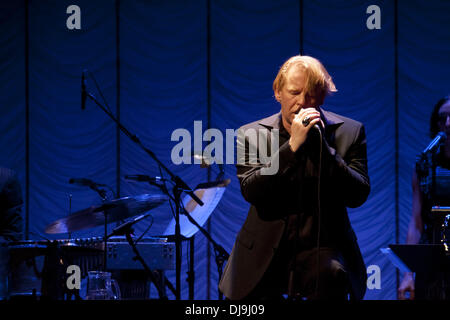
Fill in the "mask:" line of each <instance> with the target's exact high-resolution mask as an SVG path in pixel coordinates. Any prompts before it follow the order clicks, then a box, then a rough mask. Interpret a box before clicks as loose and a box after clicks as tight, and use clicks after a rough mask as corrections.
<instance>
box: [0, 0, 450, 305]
mask: <svg viewBox="0 0 450 320" xmlns="http://www.w3.org/2000/svg"><path fill="white" fill-rule="evenodd" d="M374 4H375V5H377V6H379V8H380V14H381V29H374V30H370V29H368V28H367V26H366V21H367V19H368V18H369V16H370V13H369V14H368V13H366V9H367V7H369V6H370V5H374ZM70 5H77V6H78V7H79V8H80V10H81V11H80V12H81V15H80V17H81V20H80V21H81V25H80V26H81V29H73V30H70V29H68V28H67V26H66V21H67V19H68V18H69V17H70V16H71V13H66V9H67V8H68V7H69V6H70ZM448 12H450V3H449V2H448V1H438V0H433V1H424V0H422V1H420V0H414V1H406V0H398V1H387V0H386V1H362V0H350V1H349V0H341V1H326V0H316V1H313V0H282V1H270V0H258V1H256V0H255V1H254V0H251V1H238V0H198V1H189V2H186V1H181V0H180V1H176V0H171V1H162V0H160V1H137V0H128V1H120V0H97V1H87V0H71V1H65V0H63V1H56V0H53V1H50V0H41V1H37V0H28V1H26V0H24V1H12V0H11V1H6V0H2V1H0V58H1V59H0V83H2V85H1V86H0V108H1V109H0V110H1V111H0V114H1V117H0V128H1V135H0V148H1V150H3V151H2V152H1V153H0V165H2V166H6V167H11V168H13V169H15V170H16V171H17V172H18V175H19V177H20V180H21V183H22V187H23V196H24V199H25V207H24V215H25V217H26V222H27V223H26V230H25V231H26V234H27V237H28V238H29V239H38V238H40V237H41V236H45V237H49V238H53V239H54V238H65V237H67V235H65V234H62V235H55V236H51V235H47V234H45V232H44V229H45V227H46V226H47V225H48V224H49V223H51V222H53V221H54V220H56V219H59V218H62V217H64V216H66V215H68V214H69V213H70V212H75V211H76V210H80V209H84V208H86V207H88V206H90V205H92V204H98V203H100V199H99V197H98V195H97V194H96V193H94V192H92V191H91V190H86V189H84V188H81V187H77V186H74V185H71V184H69V183H68V180H69V179H70V178H72V177H87V178H90V179H92V180H94V181H96V182H100V183H105V184H107V185H109V186H111V187H112V189H113V190H114V193H115V195H114V196H115V197H122V196H128V195H137V194H142V193H151V192H155V189H154V188H152V187H150V186H146V185H142V184H140V183H136V182H134V183H133V182H130V181H128V180H125V179H124V175H126V174H138V173H140V174H148V175H159V170H158V167H157V165H156V164H155V162H154V161H153V160H152V159H151V158H150V157H149V156H148V155H147V154H145V153H144V152H143V151H142V150H140V149H139V148H138V147H137V146H136V145H135V144H134V143H132V142H131V141H130V139H128V138H127V137H126V136H125V135H123V134H122V133H120V131H119V129H118V127H117V126H116V125H115V123H114V122H113V121H111V120H110V119H109V118H108V117H107V116H106V114H105V113H104V112H102V111H101V110H100V109H99V108H98V107H96V106H95V105H94V104H93V103H92V102H88V103H87V107H86V110H84V111H82V110H81V108H80V103H81V101H80V78H81V72H82V70H84V69H88V70H89V71H90V72H91V73H92V74H93V75H94V76H95V79H96V81H97V83H98V86H99V87H100V89H101V93H102V94H103V96H104V100H103V99H102V96H101V93H100V92H98V90H97V88H96V83H95V81H93V80H92V79H89V80H88V89H89V91H91V92H92V93H93V94H94V95H95V96H96V97H97V98H98V99H99V100H100V101H102V102H104V101H106V104H107V105H108V107H109V109H110V110H111V112H112V113H113V114H114V115H116V116H117V117H118V118H119V119H120V121H121V122H122V123H123V124H124V126H125V127H126V128H128V130H130V131H131V132H132V133H135V134H137V135H138V136H139V138H140V139H141V141H142V142H143V144H144V145H145V146H147V147H148V148H150V149H151V150H152V151H153V152H154V153H155V154H156V155H157V156H158V158H159V159H160V160H161V161H162V162H163V163H165V164H166V165H167V166H168V167H169V168H170V169H171V170H172V171H173V172H174V173H176V174H177V175H180V176H181V177H182V178H183V179H184V180H185V181H187V182H188V183H189V185H190V186H192V187H194V186H196V185H197V184H198V183H200V182H205V181H207V179H208V178H211V179H213V178H214V177H215V175H216V173H217V170H216V169H215V168H213V169H209V172H208V169H203V168H200V167H199V166H198V165H174V164H173V163H172V162H171V158H170V155H171V150H172V148H173V147H174V145H175V144H176V142H173V141H171V134H172V132H173V131H174V130H175V129H177V128H185V129H187V130H189V131H190V132H193V128H194V121H202V128H203V130H206V129H207V128H218V129H220V130H222V132H223V133H224V135H225V130H226V129H237V128H238V127H240V126H241V125H243V124H245V123H248V122H251V121H254V120H257V119H260V118H262V117H265V116H268V115H271V114H273V113H275V112H277V111H278V110H279V105H278V104H277V103H276V101H275V99H274V97H273V92H272V81H273V79H274V77H275V76H276V73H277V71H278V68H279V67H280V65H281V64H282V63H283V62H284V61H285V60H286V59H287V58H289V57H290V56H292V55H295V54H299V53H303V54H307V55H311V56H314V57H317V58H318V59H320V60H321V61H322V62H323V63H324V65H325V67H326V68H327V69H328V71H329V72H330V74H331V75H332V76H333V79H334V81H335V83H336V86H337V88H338V92H337V93H336V94H334V95H333V96H332V97H330V98H329V99H328V100H327V101H326V104H325V108H326V109H328V110H331V111H334V112H337V113H339V114H342V115H345V116H348V117H351V118H354V119H356V120H359V121H362V122H363V123H364V124H365V126H366V132H367V140H368V157H369V174H370V178H371V182H372V191H371V194H370V196H369V199H368V200H367V202H366V203H365V204H364V205H363V206H362V207H360V208H357V209H353V210H351V211H350V219H351V221H352V224H353V226H354V229H355V231H356V233H357V236H358V242H359V245H360V247H361V250H362V252H363V255H364V259H365V262H366V265H367V266H368V267H369V266H378V267H379V268H380V274H381V279H380V280H381V281H380V283H379V284H380V286H379V287H374V288H371V289H369V290H367V294H366V297H365V298H366V299H395V298H396V287H397V283H398V279H397V272H396V269H395V267H393V266H392V265H391V263H390V262H389V261H388V260H387V259H386V258H385V257H384V256H383V255H382V254H381V252H380V248H383V247H387V246H388V244H391V243H396V242H398V243H403V242H404V241H405V237H406V230H407V226H408V222H409V218H410V215H411V175H412V171H413V167H414V160H415V155H416V154H417V153H418V152H419V151H420V150H422V149H423V148H424V147H425V146H426V145H427V143H428V142H429V137H428V119H429V115H430V112H431V109H432V106H433V105H434V103H435V102H436V101H437V100H438V99H439V98H441V97H442V96H444V95H447V94H448V93H449V92H450V90H449V80H448V79H449V78H448V74H449V73H450V65H449V64H448V61H447V60H448V56H450V41H449V40H450V28H449V24H448V15H447V13H448ZM225 172H226V177H227V178H230V179H231V183H230V185H229V186H228V187H227V189H226V191H225V194H224V197H223V198H222V200H221V202H220V203H219V205H218V207H217V209H216V210H215V211H214V213H213V214H212V216H211V218H210V220H209V221H208V223H207V225H206V227H207V229H208V231H209V232H210V234H211V235H212V237H213V238H214V239H215V240H216V241H217V242H218V243H219V244H221V245H222V246H223V247H224V248H225V249H226V250H227V251H229V252H230V251H231V248H232V245H233V243H234V240H235V236H236V233H237V231H238V230H239V229H240V227H241V225H242V223H243V221H244V219H245V217H246V214H247V210H248V207H249V205H248V204H247V203H246V202H245V201H244V200H243V198H242V196H241V194H240V190H239V184H238V181H237V179H236V177H235V168H234V166H233V165H226V166H225ZM111 196H112V195H111ZM152 213H153V217H154V223H153V226H152V228H151V229H150V232H149V234H150V235H152V234H153V235H157V234H160V233H161V232H163V231H164V229H165V227H166V226H167V224H168V223H169V221H170V220H171V219H172V213H171V209H170V206H169V204H166V205H163V206H161V207H159V208H158V209H155V210H154V211H152ZM110 227H114V225H112V226H110ZM146 227H147V225H146V224H145V223H142V224H141V225H140V226H139V228H138V231H142V230H143V229H145V228H146ZM101 234H102V228H101V227H99V228H94V229H89V230H84V231H80V232H76V233H74V234H72V236H76V237H89V236H97V235H101ZM182 267H183V272H182V297H183V298H187V297H188V286H187V283H186V282H185V281H184V280H185V279H186V276H185V275H186V273H185V272H186V271H187V269H186V268H187V251H186V246H185V245H184V246H183V266H182ZM168 277H169V279H170V280H171V281H172V282H173V283H175V280H174V279H175V273H174V272H173V271H170V272H168ZM217 282H218V273H217V269H216V264H215V259H214V252H213V250H212V248H211V246H210V245H209V244H208V241H207V240H206V238H205V237H204V236H203V235H201V234H198V235H196V236H195V299H217V297H218V296H217ZM169 296H170V297H171V298H172V297H173V296H172V295H171V294H170V293H169Z"/></svg>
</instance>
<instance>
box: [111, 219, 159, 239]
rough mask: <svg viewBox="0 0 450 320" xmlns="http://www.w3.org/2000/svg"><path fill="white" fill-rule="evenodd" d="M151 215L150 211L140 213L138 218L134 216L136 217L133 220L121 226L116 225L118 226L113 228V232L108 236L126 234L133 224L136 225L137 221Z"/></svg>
mask: <svg viewBox="0 0 450 320" xmlns="http://www.w3.org/2000/svg"><path fill="white" fill-rule="evenodd" d="M149 215H150V213H147V214H143V215H140V216H139V217H137V218H134V219H133V220H131V221H128V222H125V223H122V224H121V225H120V226H118V227H116V228H114V229H113V231H112V232H111V234H110V235H109V236H108V238H109V237H111V236H115V235H117V236H120V235H123V234H126V233H127V231H128V230H129V228H131V226H132V225H134V224H135V223H138V222H139V221H141V220H142V219H145V218H147V217H148V216H149Z"/></svg>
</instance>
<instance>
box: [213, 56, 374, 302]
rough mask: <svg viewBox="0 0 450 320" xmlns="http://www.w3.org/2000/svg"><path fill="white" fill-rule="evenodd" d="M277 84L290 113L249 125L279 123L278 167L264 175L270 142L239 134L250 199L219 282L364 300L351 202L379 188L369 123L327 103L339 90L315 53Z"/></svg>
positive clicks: (237, 291) (237, 289)
mask: <svg viewBox="0 0 450 320" xmlns="http://www.w3.org/2000/svg"><path fill="white" fill-rule="evenodd" d="M273 90H274V94H275V98H276V100H277V101H278V102H279V103H280V105H281V112H280V113H277V114H275V115H273V116H270V117H268V118H265V119H262V120H259V121H256V122H253V123H250V124H247V125H245V126H243V127H242V128H241V129H240V130H243V132H245V131H246V130H249V129H252V130H256V131H258V132H259V131H262V130H265V131H269V132H273V131H275V130H279V131H278V133H279V141H278V145H279V148H278V150H276V152H275V154H272V155H271V159H272V161H278V163H277V166H275V167H278V170H277V172H276V173H274V174H267V173H264V170H263V169H264V168H267V167H270V166H271V165H272V164H271V163H267V161H266V162H265V163H264V161H262V160H263V159H260V158H259V157H260V154H262V153H263V152H262V150H260V149H261V148H260V146H261V145H264V143H262V144H261V141H257V142H256V143H255V141H251V140H252V139H249V137H248V136H244V138H243V139H239V137H238V139H237V149H238V161H237V165H236V167H237V175H238V178H239V181H240V186H241V192H242V195H243V196H244V198H245V200H246V201H248V202H249V203H250V204H251V207H250V211H249V213H248V216H247V219H246V221H245V223H244V225H243V227H242V228H241V230H240V232H239V233H238V235H237V238H236V242H235V244H234V247H233V250H232V253H231V255H230V258H229V260H228V263H227V265H226V267H225V269H224V274H223V276H222V279H221V281H220V284H219V288H220V290H221V292H223V293H224V295H225V296H226V297H227V298H228V299H258V300H269V299H281V298H282V297H283V295H284V294H287V295H288V296H289V297H290V298H291V299H348V298H349V297H350V298H352V299H362V298H363V296H364V293H365V289H366V278H367V274H366V268H365V265H364V261H363V259H362V256H361V252H360V249H359V246H358V243H357V240H356V236H355V233H354V231H353V229H352V227H351V224H350V221H349V218H348V214H347V209H346V207H351V208H355V207H358V206H361V205H362V204H363V203H364V202H365V201H366V199H367V197H368V195H369V192H370V182H369V176H368V170H367V147H366V136H365V131H364V126H363V125H362V124H361V123H359V122H357V121H355V120H352V119H349V118H346V117H343V116H340V115H337V114H335V113H332V112H328V111H325V110H324V109H323V108H321V105H322V104H323V102H324V100H325V97H326V96H327V95H329V94H330V93H331V92H335V91H337V90H336V87H335V85H334V83H333V81H332V79H331V77H330V75H329V74H328V72H327V71H326V69H325V67H324V66H323V65H322V64H321V63H320V61H318V60H317V59H315V58H312V57H308V56H294V57H292V58H290V59H288V60H287V61H286V62H285V63H284V64H283V65H282V66H281V68H280V70H279V72H278V75H277V77H276V78H275V80H274V82H273ZM258 137H259V139H261V137H267V141H265V143H266V145H271V144H272V143H273V141H271V139H270V138H269V137H273V135H271V134H266V135H258ZM255 148H256V149H257V152H256V153H255V152H253V150H255ZM239 150H242V151H243V152H239ZM268 150H271V148H270V147H268ZM259 151H261V152H259ZM239 154H241V155H242V157H241V158H239ZM255 157H256V161H252V158H255ZM253 160H254V159H253ZM259 160H261V161H259Z"/></svg>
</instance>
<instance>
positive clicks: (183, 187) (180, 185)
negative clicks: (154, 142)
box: [86, 90, 203, 300]
mask: <svg viewBox="0 0 450 320" xmlns="http://www.w3.org/2000/svg"><path fill="white" fill-rule="evenodd" d="M86 96H87V97H88V98H89V99H91V100H92V101H93V102H94V103H95V104H96V105H97V106H98V107H100V109H102V110H103V111H104V112H105V113H106V114H107V115H108V116H109V117H110V118H111V119H112V120H113V121H114V122H115V123H116V124H117V126H118V127H119V129H120V130H121V131H122V132H123V133H124V134H125V135H126V136H127V137H128V138H130V139H131V141H133V142H134V143H136V144H137V145H138V146H139V147H140V148H141V149H142V150H143V151H144V152H146V153H147V154H148V155H149V156H150V157H151V158H152V159H153V160H154V161H155V162H156V163H157V164H158V165H159V166H160V168H163V169H164V171H165V172H166V173H167V174H168V175H169V176H170V178H171V180H172V181H173V182H174V183H175V186H174V188H173V194H174V200H175V203H176V213H175V252H176V290H175V291H176V292H175V298H176V300H180V298H181V278H180V276H181V234H180V202H181V194H182V193H183V192H186V193H187V194H188V195H189V196H191V198H192V199H194V200H195V201H196V202H197V203H198V204H199V205H201V206H202V205H203V202H202V201H201V200H200V199H199V198H198V197H197V196H196V195H195V194H194V192H193V191H192V189H191V188H190V187H189V186H188V185H187V184H186V182H184V181H183V180H182V179H181V178H180V177H179V176H177V175H175V174H174V173H172V172H171V171H170V170H169V169H168V168H167V167H166V166H165V165H164V164H163V163H162V162H161V161H160V160H159V159H158V158H157V157H156V155H155V154H154V153H153V152H152V151H151V150H149V149H148V148H146V147H145V146H144V145H143V144H142V142H141V141H140V140H139V138H138V137H137V136H136V135H134V134H131V133H130V132H129V131H128V130H127V129H126V128H125V127H124V126H123V125H122V124H121V123H120V121H119V120H117V119H116V117H115V116H114V115H113V114H112V113H111V112H110V111H109V110H107V109H106V108H105V107H104V106H103V105H102V104H101V103H100V102H99V101H98V100H97V99H96V98H95V96H94V95H92V94H91V93H90V92H89V91H87V90H86ZM105 220H106V218H105Z"/></svg>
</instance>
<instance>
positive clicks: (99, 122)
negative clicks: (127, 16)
mask: <svg viewBox="0 0 450 320" xmlns="http://www.w3.org/2000/svg"><path fill="white" fill-rule="evenodd" d="M71 4H72V3H71V2H69V1H30V2H29V74H30V79H29V86H30V92H29V99H30V125H29V131H30V146H29V153H30V167H29V170H30V175H29V179H30V185H29V188H30V199H29V207H30V231H31V232H33V233H34V235H33V236H32V238H36V235H39V236H45V237H47V238H55V237H57V238H61V237H67V235H65V234H59V235H46V234H44V230H45V227H46V226H47V225H48V224H49V223H51V222H52V221H54V220H56V219H59V218H63V217H65V216H67V215H68V214H69V212H70V210H71V212H75V211H77V210H81V209H84V208H87V207H89V206H91V205H97V204H100V203H101V199H100V197H99V195H98V194H97V193H95V192H94V191H92V190H90V189H88V188H86V187H79V186H74V185H71V184H69V179H70V178H73V177H75V178H81V177H85V178H89V179H92V180H94V181H96V182H99V183H104V184H107V185H109V186H111V187H112V188H113V189H115V188H116V186H115V181H116V180H115V177H116V174H115V173H116V148H117V141H116V131H115V125H114V123H113V122H112V121H111V120H109V119H108V118H107V116H106V115H105V114H104V113H103V112H102V111H101V110H100V109H99V108H98V107H96V106H95V105H94V104H93V103H92V102H91V101H89V99H88V101H87V102H86V110H84V111H82V110H81V100H80V99H81V95H80V89H81V84H80V83H81V81H80V79H81V73H82V70H83V69H88V70H89V71H90V72H92V73H93V74H94V76H95V78H96V79H97V81H98V83H99V85H101V89H102V92H103V95H104V96H105V98H106V100H107V101H108V104H109V107H110V108H111V110H112V112H113V113H115V108H116V104H115V95H116V71H115V65H116V63H115V59H116V50H115V48H116V37H115V33H114V30H115V21H116V19H115V5H114V1H112V0H102V1H98V2H95V3H94V2H92V1H78V2H77V5H78V6H79V7H80V8H81V30H76V29H74V30H69V29H68V28H67V27H66V20H67V19H68V18H69V16H70V14H67V13H66V9H67V7H68V6H69V5H71ZM99 8H101V10H100V9H99ZM87 84H88V85H87V87H88V88H87V89H88V90H89V91H90V92H92V93H93V94H95V96H96V97H97V98H98V99H99V100H100V99H101V97H100V94H99V93H97V92H96V90H95V84H94V82H93V81H92V80H90V79H89V80H88V81H87ZM102 230H103V229H102V228H101V227H99V228H97V229H95V230H94V229H91V230H87V231H80V232H75V233H74V234H72V236H86V235H92V234H98V233H102Z"/></svg>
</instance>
